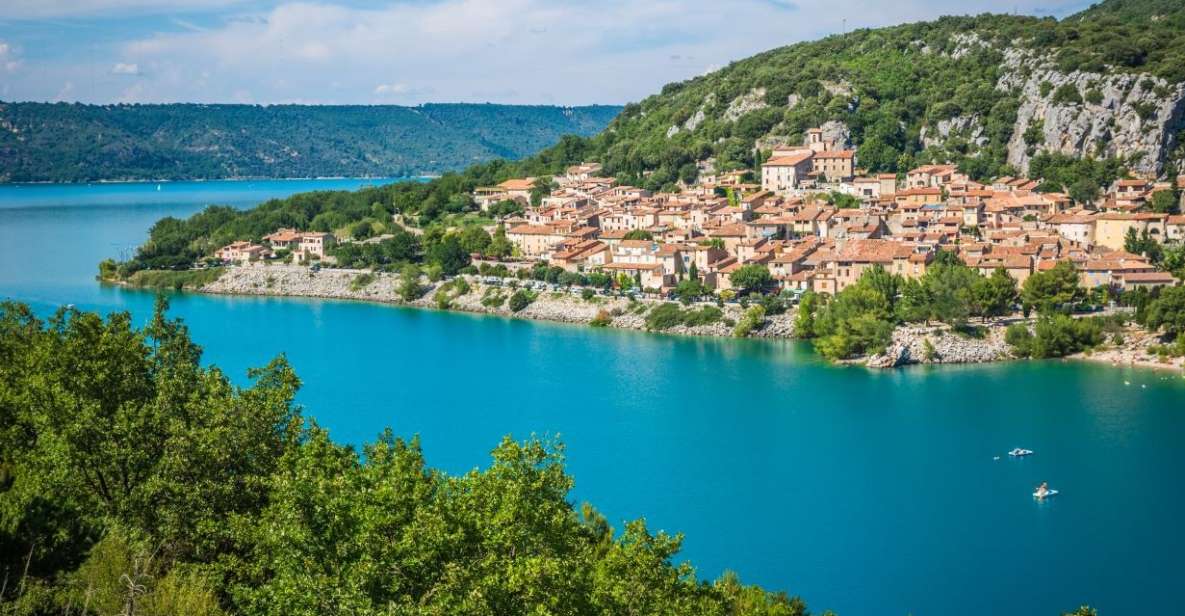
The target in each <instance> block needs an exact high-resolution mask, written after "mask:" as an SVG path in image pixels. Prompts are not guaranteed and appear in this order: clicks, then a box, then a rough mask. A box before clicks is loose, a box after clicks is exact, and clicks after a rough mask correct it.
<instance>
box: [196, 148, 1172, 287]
mask: <svg viewBox="0 0 1185 616" xmlns="http://www.w3.org/2000/svg"><path fill="white" fill-rule="evenodd" d="M838 145H839V144H836V143H834V142H833V141H829V140H828V139H827V138H826V137H825V135H824V132H823V131H822V130H821V129H811V130H809V131H807V132H806V139H805V143H803V144H801V145H793V146H786V145H780V146H774V147H773V148H772V149H771V150H770V151H769V154H768V157H766V158H765V161H764V163H762V164H761V166H760V169H759V170H756V169H754V170H735V171H728V172H722V173H718V172H716V171H715V170H714V169H713V168H712V164H713V163H712V161H710V160H709V161H706V162H704V163H701V168H700V177H699V180H698V181H697V182H696V183H695V184H693V185H683V186H681V188H682V190H681V191H680V192H677V193H674V192H672V193H663V192H659V193H655V192H651V191H648V190H644V189H641V188H636V187H633V186H623V185H618V184H617V182H616V181H615V180H614V178H612V177H603V176H602V175H601V173H600V172H601V165H600V164H598V163H595V162H590V163H585V164H581V165H576V166H572V167H570V168H568V169H567V171H566V172H565V173H564V174H562V175H559V176H556V177H554V178H550V179H540V178H518V179H511V180H507V181H505V182H502V183H501V184H498V185H497V186H491V187H481V188H478V189H477V190H475V191H474V193H473V195H472V198H473V202H474V204H475V207H477V208H480V209H481V210H482V211H483V212H487V213H489V212H493V211H497V210H498V208H499V205H500V204H504V203H506V202H508V201H509V202H514V203H515V204H517V205H518V206H521V207H520V208H519V209H518V210H516V212H515V213H514V214H512V215H508V216H496V215H491V216H493V217H496V218H497V219H498V220H497V223H496V224H495V225H490V227H489V228H488V229H487V230H488V231H490V232H491V233H492V234H494V233H498V232H500V231H501V232H504V233H505V237H506V239H508V240H509V242H510V243H511V244H512V245H513V246H514V256H513V257H512V258H510V259H506V260H502V263H503V264H504V265H507V266H508V267H509V268H510V269H514V268H516V267H530V266H533V265H534V264H536V263H538V262H540V261H543V262H547V263H548V264H550V265H552V266H558V267H561V268H564V269H565V270H568V271H572V272H593V271H599V272H604V273H607V274H611V275H612V278H613V280H615V281H619V282H618V284H619V286H625V287H630V286H633V287H637V288H641V289H645V290H649V291H652V292H658V293H667V292H669V291H671V290H672V289H673V288H674V287H675V286H676V285H677V284H678V282H679V281H680V280H683V279H686V278H697V279H699V280H702V282H703V283H704V285H705V286H706V287H707V288H709V289H712V290H715V291H716V292H721V291H729V290H731V289H732V286H733V285H732V282H731V281H730V274H732V273H733V272H735V271H736V270H737V269H738V268H740V267H742V266H745V265H760V266H764V267H765V268H767V269H768V271H769V273H770V274H771V276H772V278H773V280H774V281H776V283H777V286H778V287H779V288H780V289H782V290H785V291H791V292H795V293H800V292H804V291H807V290H811V291H815V292H817V293H829V294H835V293H838V292H839V291H842V290H843V289H845V288H846V287H847V286H849V285H851V284H853V283H854V282H855V281H856V280H857V279H858V278H859V277H860V275H861V273H862V272H863V271H864V270H865V269H867V268H869V267H871V266H874V265H881V266H883V267H884V268H885V269H886V270H888V271H890V272H892V273H896V274H900V275H903V276H905V277H908V278H918V277H920V276H921V275H922V274H924V273H925V271H926V268H927V266H928V265H929V264H930V263H932V262H933V260H934V258H935V256H936V254H937V253H938V252H939V251H940V250H946V251H952V252H956V253H957V254H958V255H959V256H960V258H961V259H962V260H963V261H964V262H965V263H966V264H968V265H969V266H971V267H973V268H976V269H978V270H979V271H981V272H982V273H984V274H990V273H991V272H992V271H994V270H996V269H997V268H1003V269H1004V270H1005V271H1006V272H1007V273H1008V274H1009V275H1011V276H1012V277H1013V278H1015V279H1016V281H1017V282H1018V283H1023V282H1024V280H1025V279H1026V278H1027V277H1028V276H1029V275H1031V274H1032V273H1033V272H1036V271H1041V270H1046V269H1050V268H1052V267H1053V266H1054V265H1055V264H1056V263H1057V262H1059V261H1069V262H1071V263H1073V264H1074V266H1075V268H1076V269H1077V271H1078V272H1079V274H1080V277H1081V283H1082V285H1083V286H1085V287H1087V288H1094V287H1097V286H1100V285H1106V286H1112V287H1115V288H1118V289H1124V290H1129V289H1133V288H1137V287H1158V286H1164V285H1172V284H1176V282H1177V281H1176V280H1175V279H1174V277H1173V275H1172V274H1170V273H1168V272H1164V271H1159V270H1158V269H1157V268H1156V267H1155V265H1153V264H1152V263H1151V262H1149V260H1148V259H1147V258H1146V257H1145V256H1142V255H1140V254H1133V253H1132V252H1129V251H1128V250H1127V249H1126V248H1128V247H1130V240H1131V239H1132V238H1136V239H1138V240H1143V241H1152V242H1158V243H1163V242H1170V241H1181V240H1182V239H1185V215H1180V214H1167V213H1156V212H1152V211H1150V207H1149V204H1150V202H1151V201H1152V200H1153V199H1154V198H1155V195H1156V194H1157V193H1159V192H1161V191H1169V193H1170V194H1172V195H1174V199H1180V197H1179V196H1178V195H1179V193H1180V189H1181V188H1185V176H1182V177H1179V178H1176V182H1175V185H1174V184H1173V183H1168V182H1154V181H1149V180H1144V179H1121V180H1119V181H1117V182H1115V184H1114V185H1113V186H1111V187H1110V189H1109V190H1108V191H1107V193H1106V194H1105V196H1104V198H1102V199H1100V200H1099V201H1098V202H1097V203H1090V204H1085V205H1083V204H1074V203H1073V202H1072V200H1071V199H1070V198H1069V197H1068V196H1067V195H1065V194H1061V193H1049V192H1038V191H1037V188H1038V186H1039V184H1040V182H1039V181H1038V180H1037V179H1030V178H1013V177H1001V178H997V179H996V180H994V181H992V182H990V183H981V182H975V181H972V180H971V179H969V178H968V177H967V175H966V174H963V173H960V172H959V170H958V169H957V168H956V167H955V166H954V165H925V166H921V167H918V168H915V169H912V170H910V171H909V172H908V173H905V174H903V176H902V177H898V176H897V175H896V174H877V175H864V174H862V173H860V170H859V169H858V167H857V165H858V161H857V160H856V157H855V153H854V151H853V150H850V149H844V148H842V147H838ZM758 182H759V183H758ZM540 187H545V188H550V190H548V191H544V194H540V195H536V194H535V193H537V192H538V189H539V188H540ZM533 196H535V198H534V201H535V203H534V205H532V201H533V198H532V197H533ZM335 241H336V239H335V237H334V235H333V234H330V233H313V232H298V231H295V230H292V229H279V230H277V231H276V232H275V233H273V234H271V235H268V236H266V237H265V238H264V244H263V245H260V244H251V243H249V242H235V243H233V244H231V245H229V246H226V247H225V248H223V249H221V250H220V251H219V252H218V257H219V258H220V259H222V260H224V261H227V262H237V263H244V262H253V261H257V260H261V259H264V258H266V257H267V256H268V255H269V254H273V253H274V252H275V251H284V252H285V253H291V254H292V255H294V258H295V259H296V261H297V262H306V261H310V260H314V261H316V260H323V261H326V262H332V256H331V253H332V250H331V249H332V247H333V245H334V243H335ZM343 241H351V240H349V239H345V240H343ZM368 241H373V240H368ZM480 260H481V256H480V255H474V261H475V263H479V262H481V261H480Z"/></svg>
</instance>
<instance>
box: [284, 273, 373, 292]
mask: <svg viewBox="0 0 1185 616" xmlns="http://www.w3.org/2000/svg"><path fill="white" fill-rule="evenodd" d="M375 280H376V278H375V275H374V274H371V273H369V272H367V273H364V274H358V275H357V276H354V279H353V280H351V281H350V290H351V291H355V292H357V291H361V290H362V289H365V288H366V287H369V286H370V285H371V284H373V283H374V281H375ZM269 286H270V285H269Z"/></svg>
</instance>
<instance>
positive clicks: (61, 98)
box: [53, 81, 74, 103]
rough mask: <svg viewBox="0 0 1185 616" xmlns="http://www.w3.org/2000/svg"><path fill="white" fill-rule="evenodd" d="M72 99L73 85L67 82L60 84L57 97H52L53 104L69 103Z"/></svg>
mask: <svg viewBox="0 0 1185 616" xmlns="http://www.w3.org/2000/svg"><path fill="white" fill-rule="evenodd" d="M73 99H74V83H73V82H71V81H67V82H66V83H64V84H62V87H61V89H59V90H58V94H57V96H55V97H53V100H54V102H55V103H60V102H65V101H71V100H73Z"/></svg>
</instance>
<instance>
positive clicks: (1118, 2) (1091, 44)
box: [596, 0, 1185, 187]
mask: <svg viewBox="0 0 1185 616" xmlns="http://www.w3.org/2000/svg"><path fill="white" fill-rule="evenodd" d="M815 126H823V127H824V129H825V130H826V131H827V132H829V133H830V135H829V137H831V138H837V139H839V140H840V141H845V140H846V141H847V142H848V143H849V144H850V145H851V147H853V148H855V149H856V150H857V154H858V162H859V166H861V167H866V168H868V169H869V171H874V172H894V171H896V172H900V171H905V170H908V169H909V168H910V167H912V166H915V165H918V164H922V163H931V162H947V161H951V162H956V163H959V164H960V165H961V166H962V167H963V168H964V170H966V171H968V172H970V173H972V174H973V175H974V176H976V177H977V178H982V177H990V176H994V175H1014V174H1018V173H1033V175H1037V172H1044V171H1048V170H1049V167H1050V166H1051V164H1050V163H1051V161H1052V162H1053V163H1059V162H1065V160H1066V159H1083V158H1087V159H1095V160H1103V159H1111V160H1112V161H1114V162H1115V163H1116V164H1117V166H1119V165H1122V166H1126V167H1127V168H1129V169H1131V170H1132V171H1133V172H1136V173H1140V174H1144V175H1159V176H1163V175H1168V174H1170V173H1173V172H1175V171H1176V170H1177V169H1178V167H1179V163H1180V162H1181V159H1182V150H1181V148H1180V146H1181V142H1182V138H1183V137H1185V135H1183V134H1182V131H1183V129H1185V2H1182V1H1181V0H1107V1H1106V2H1103V3H1100V4H1098V5H1095V6H1093V7H1091V8H1090V9H1088V10H1086V11H1083V12H1082V13H1079V14H1076V15H1073V16H1070V17H1067V18H1064V19H1062V20H1057V19H1054V18H1037V17H1029V16H1017V15H979V16H972V17H942V18H940V19H937V20H934V21H929V22H923V23H914V24H906V25H901V26H894V27H889V28H880V29H865V30H857V31H854V32H850V33H847V34H844V35H835V36H830V37H827V38H825V39H822V40H818V41H813V42H806V43H799V44H795V45H790V46H787V47H782V48H778V49H774V50H771V51H767V52H764V53H761V54H758V55H756V56H753V57H750V58H747V59H745V60H741V61H738V62H735V63H733V64H731V65H729V66H727V67H725V68H723V69H721V70H719V71H716V72H713V73H709V74H707V75H703V76H700V77H696V78H694V79H691V80H688V81H684V82H679V83H672V84H669V85H667V86H666V87H664V88H663V89H662V91H661V92H660V93H658V94H655V95H654V96H651V97H649V98H647V99H645V100H643V101H641V102H640V103H637V104H630V105H627V106H626V107H625V109H624V110H623V111H622V114H621V115H620V116H618V118H617V119H616V120H615V121H614V122H613V123H612V124H611V125H610V126H609V127H608V129H607V130H606V131H605V132H604V133H603V134H602V137H601V138H600V139H598V140H597V141H598V143H597V148H596V149H597V150H598V151H599V153H600V154H601V155H602V157H603V160H602V162H603V163H605V167H606V170H607V171H609V172H611V173H614V174H615V175H617V176H618V177H627V178H639V177H640V176H642V174H643V172H650V171H654V173H652V174H651V173H648V174H647V175H646V176H645V183H646V184H648V185H650V187H657V186H661V185H664V184H670V183H671V182H673V181H674V180H676V179H678V177H680V176H682V177H684V179H688V178H689V176H694V174H695V164H694V163H695V162H696V161H697V160H703V159H706V158H708V157H715V158H716V160H717V162H718V165H717V166H718V167H726V168H734V167H743V166H750V165H752V164H753V162H754V161H753V160H752V152H753V146H754V142H755V141H756V140H764V141H765V142H766V143H768V144H773V143H777V142H779V141H786V142H790V143H801V139H802V136H803V131H805V130H806V129H807V128H810V127H815ZM1034 162H1036V163H1037V164H1038V165H1039V167H1040V168H1039V169H1037V170H1036V171H1035V172H1034V171H1033V170H1031V169H1030V167H1031V166H1032V165H1033V164H1034ZM1051 175H1052V174H1051Z"/></svg>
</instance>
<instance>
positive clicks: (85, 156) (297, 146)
mask: <svg viewBox="0 0 1185 616" xmlns="http://www.w3.org/2000/svg"><path fill="white" fill-rule="evenodd" d="M618 111H620V108H619V107H614V106H605V105H597V106H588V107H552V106H518V105H492V104H443V105H438V104H432V105H422V106H419V107H399V106H393V105H382V106H308V105H275V106H267V107H263V106H258V105H196V104H178V105H82V104H67V103H54V104H50V103H4V102H0V182H30V181H54V182H81V181H94V180H117V179H133V180H155V179H213V178H234V177H318V176H386V177H390V176H408V175H420V174H434V173H441V172H445V171H450V170H456V169H461V168H464V167H467V166H469V165H472V164H474V163H478V162H483V161H487V160H491V159H495V158H507V159H518V158H522V157H524V156H529V155H531V154H534V153H535V152H538V151H539V150H541V149H543V148H545V147H547V146H550V145H552V144H554V143H555V142H556V141H558V140H559V138H560V137H561V136H563V135H567V134H575V135H586V136H587V135H592V134H594V133H597V132H598V131H600V130H601V129H602V128H604V126H605V125H606V124H608V122H609V121H610V120H611V119H613V117H614V116H615V115H617V113H618Z"/></svg>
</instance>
